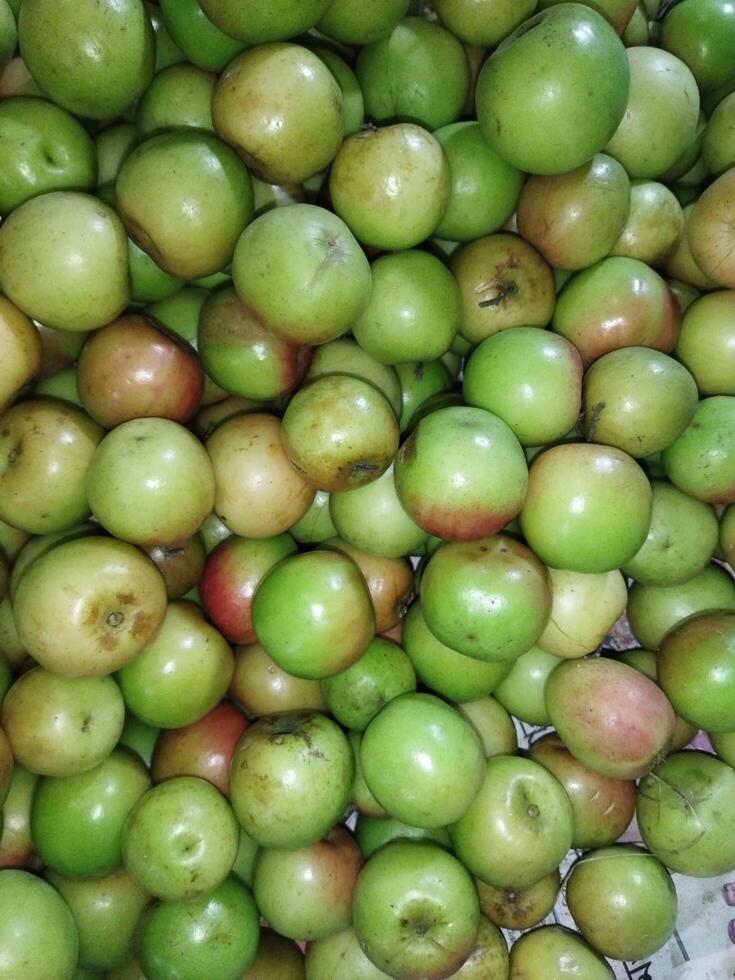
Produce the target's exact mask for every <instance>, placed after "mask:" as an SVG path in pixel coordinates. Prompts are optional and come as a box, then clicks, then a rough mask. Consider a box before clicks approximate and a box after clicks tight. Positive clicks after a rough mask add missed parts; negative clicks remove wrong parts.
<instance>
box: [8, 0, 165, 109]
mask: <svg viewBox="0 0 735 980" xmlns="http://www.w3.org/2000/svg"><path fill="white" fill-rule="evenodd" d="M18 40H19V42H20V50H21V54H22V55H23V60H24V61H25V63H26V64H27V65H28V68H29V70H30V72H31V75H32V76H33V78H34V80H35V81H36V82H37V83H38V84H39V85H40V86H41V88H42V89H43V90H44V91H45V92H47V93H48V95H49V96H50V97H51V98H52V99H53V100H54V102H56V103H57V104H58V105H60V106H63V108H65V109H68V110H69V111H70V112H73V113H75V114H77V115H79V116H91V117H92V118H94V119H110V118H112V117H113V116H119V115H121V114H122V113H123V112H124V111H125V110H126V109H127V108H128V107H129V106H131V105H132V104H133V103H134V102H135V101H136V99H137V98H138V97H139V96H141V95H142V94H143V92H144V91H145V90H146V88H147V87H148V85H149V83H150V81H151V78H152V77H153V68H154V59H155V41H154V35H153V25H152V24H151V21H150V18H149V17H148V11H147V10H146V9H145V6H144V5H143V3H142V2H141V0H103V2H100V3H98V2H96V0H81V2H79V0H62V2H55V0H30V3H27V4H25V6H24V8H23V10H22V13H21V14H20V16H19V18H18Z"/></svg>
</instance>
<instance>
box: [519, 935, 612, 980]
mask: <svg viewBox="0 0 735 980" xmlns="http://www.w3.org/2000/svg"><path fill="white" fill-rule="evenodd" d="M562 971H564V972H566V973H569V974H570V975H571V976H574V973H575V972H576V973H577V975H578V976H579V977H584V980H614V978H615V974H614V973H613V971H612V969H611V968H610V966H609V965H608V964H607V962H606V961H605V960H604V959H603V958H602V957H601V956H599V955H598V954H597V953H596V952H595V950H593V949H592V947H591V946H588V945H587V943H586V942H585V941H584V939H582V937H581V936H580V935H579V933H577V932H573V931H572V930H571V929H565V928H564V927H562V926H556V925H554V926H543V927H542V928H541V929H534V930H533V932H527V933H524V935H522V936H520V937H519V938H518V939H517V940H516V942H515V943H514V944H513V947H512V948H511V951H510V976H511V980H523V978H524V977H533V980H557V978H558V977H559V976H560V975H561V976H563V975H564V972H562ZM570 971H571V972H570Z"/></svg>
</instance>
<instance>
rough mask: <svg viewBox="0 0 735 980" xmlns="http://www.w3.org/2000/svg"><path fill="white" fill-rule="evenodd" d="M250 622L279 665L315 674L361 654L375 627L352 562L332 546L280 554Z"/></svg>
mask: <svg viewBox="0 0 735 980" xmlns="http://www.w3.org/2000/svg"><path fill="white" fill-rule="evenodd" d="M253 626H254V627H255V632H256V634H257V636H258V639H259V641H260V642H261V643H262V645H263V647H264V648H265V650H266V652H267V653H268V654H269V655H270V656H271V657H272V658H273V659H274V660H275V662H276V663H277V664H278V666H279V667H281V668H282V669H283V670H286V671H288V673H290V674H294V675H295V676H296V677H305V678H309V679H321V678H323V677H329V676H330V675H331V674H336V673H337V672H338V671H340V670H345V669H346V668H347V667H349V666H350V665H351V664H353V663H355V661H356V660H358V659H359V658H360V657H361V656H362V654H363V653H364V652H365V650H366V649H367V646H368V644H369V642H370V640H371V639H372V637H373V634H374V632H375V614H374V612H373V606H372V602H371V599H370V594H369V592H368V589H367V585H366V583H365V579H364V578H363V576H362V573H361V572H360V570H359V568H358V567H357V565H356V564H355V562H354V561H352V559H350V558H348V557H347V556H346V555H343V554H341V553H339V552H336V551H331V550H330V551H326V550H325V551H312V552H307V553H303V554H300V555H293V556H291V557H289V558H286V559H284V560H283V561H282V562H280V563H279V564H278V565H276V566H275V567H274V568H272V569H271V571H270V572H269V574H268V575H267V576H266V577H265V578H264V579H263V581H262V582H261V583H260V585H259V587H258V590H257V592H256V593H255V599H254V600H253Z"/></svg>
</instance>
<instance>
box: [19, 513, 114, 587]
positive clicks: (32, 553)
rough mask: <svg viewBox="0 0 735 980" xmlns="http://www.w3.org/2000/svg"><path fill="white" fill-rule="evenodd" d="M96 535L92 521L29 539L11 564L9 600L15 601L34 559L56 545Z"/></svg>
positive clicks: (96, 527)
mask: <svg viewBox="0 0 735 980" xmlns="http://www.w3.org/2000/svg"><path fill="white" fill-rule="evenodd" d="M98 533H99V527H98V525H97V524H95V522H94V521H84V522H83V523H82V524H75V525H74V527H71V528H69V529H68V530H66V531H57V532H56V533H55V534H39V535H34V536H33V537H31V538H30V539H29V540H28V541H27V542H26V543H25V545H24V546H23V548H21V550H20V552H19V553H18V555H17V556H16V558H15V561H14V562H13V567H12V573H11V575H10V581H9V587H8V595H9V596H10V599H11V600H12V601H14V600H15V596H16V593H17V592H18V586H19V585H20V580H21V579H22V578H23V576H24V575H25V573H26V571H27V570H28V569H29V568H30V566H31V564H32V563H33V562H35V561H36V559H38V558H42V557H43V556H44V555H46V554H47V553H48V552H49V551H53V549H54V548H56V547H57V546H58V545H61V544H65V543H66V542H67V541H75V540H76V539H77V538H87V537H90V536H92V535H96V534H98Z"/></svg>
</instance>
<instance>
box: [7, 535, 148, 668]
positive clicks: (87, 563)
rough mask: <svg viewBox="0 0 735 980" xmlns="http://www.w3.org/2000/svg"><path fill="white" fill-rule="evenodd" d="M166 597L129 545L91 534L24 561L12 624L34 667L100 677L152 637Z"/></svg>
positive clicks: (131, 657) (145, 562) (141, 557)
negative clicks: (32, 560)
mask: <svg viewBox="0 0 735 980" xmlns="http://www.w3.org/2000/svg"><path fill="white" fill-rule="evenodd" d="M70 599H71V600H72V601H70ZM166 599H167V596H166V586H165V583H164V581H163V579H162V577H161V575H160V573H159V572H158V570H157V569H156V567H155V565H154V564H153V562H151V561H150V560H149V559H148V558H146V557H145V556H144V555H141V553H140V552H139V551H138V550H137V549H136V548H133V547H132V545H128V544H125V543H124V542H122V541H116V540H115V539H110V538H103V537H98V536H96V535H95V536H90V537H83V538H79V539H77V540H76V541H67V542H65V543H64V544H59V545H58V546H57V547H56V548H53V549H52V550H51V551H49V552H47V553H46V554H45V555H42V556H41V557H39V558H37V559H36V560H35V561H34V562H33V563H32V564H31V567H30V568H28V570H27V571H26V572H25V574H24V575H23V578H22V579H21V580H20V582H19V584H18V587H17V590H16V594H15V600H14V613H15V622H16V626H17V629H18V635H19V636H20V638H21V640H22V642H23V643H24V644H25V646H26V648H27V650H28V651H29V653H31V655H32V656H33V657H35V659H36V660H37V661H38V662H39V663H40V664H41V666H42V667H46V668H47V669H48V670H53V671H56V672H57V673H59V674H63V675H64V676H66V677H100V676H103V675H105V674H111V673H112V672H113V671H115V670H118V669H119V668H120V667H123V666H124V665H125V664H127V663H130V661H132V660H134V659H135V658H136V657H137V656H138V654H139V653H140V652H141V651H142V650H143V649H144V647H146V646H147V644H148V643H150V642H151V641H152V640H153V638H154V637H155V636H156V634H157V633H158V631H159V629H160V627H161V625H162V623H163V621H164V617H165V615H166Z"/></svg>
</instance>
